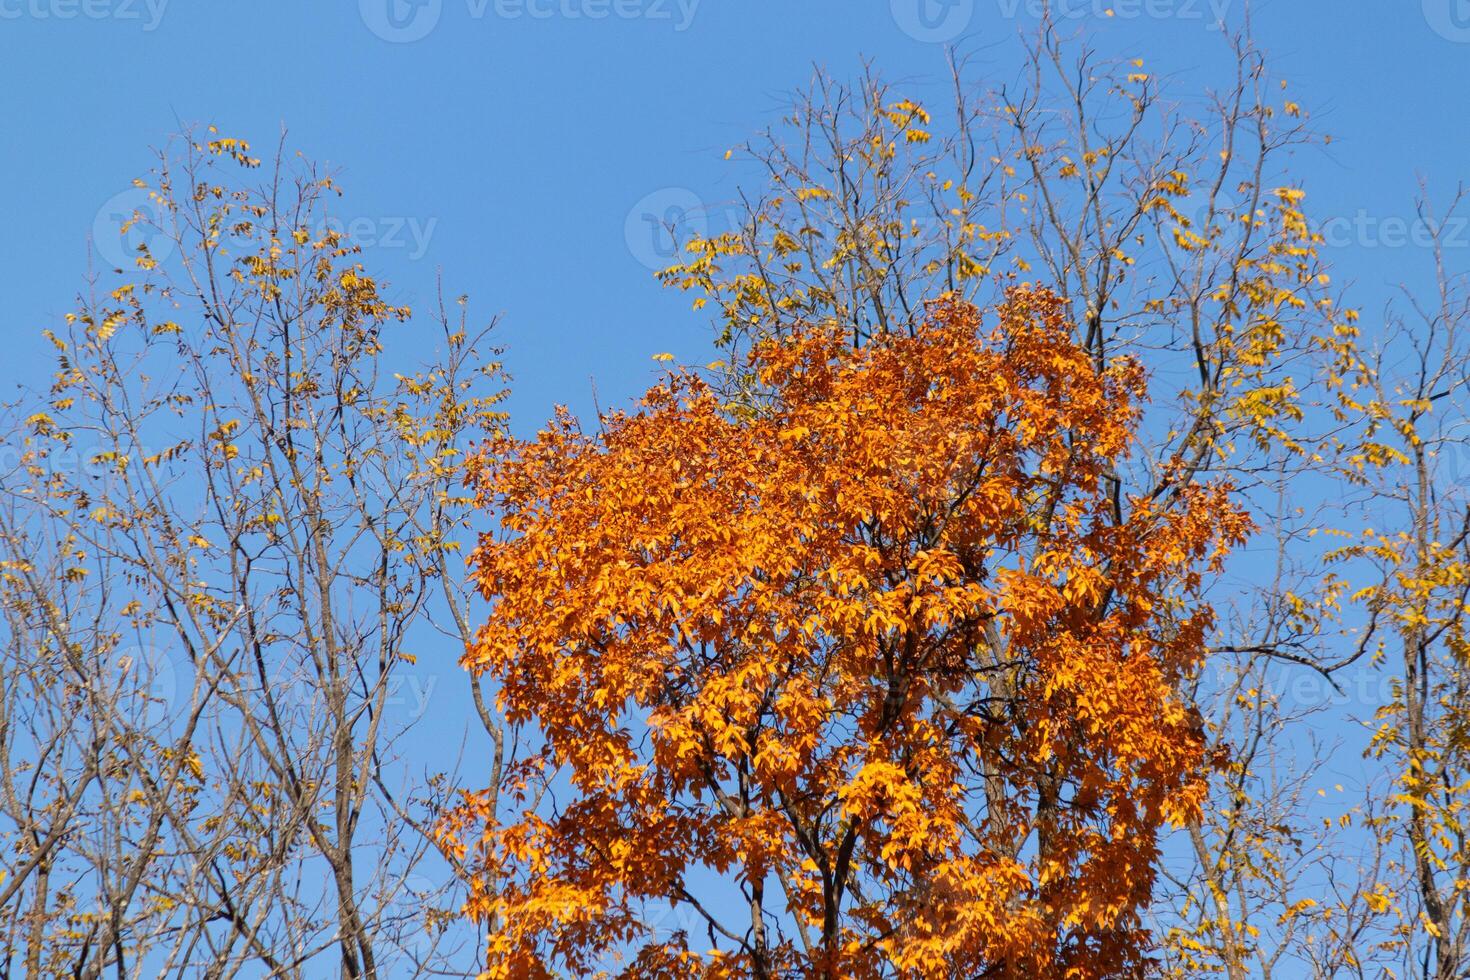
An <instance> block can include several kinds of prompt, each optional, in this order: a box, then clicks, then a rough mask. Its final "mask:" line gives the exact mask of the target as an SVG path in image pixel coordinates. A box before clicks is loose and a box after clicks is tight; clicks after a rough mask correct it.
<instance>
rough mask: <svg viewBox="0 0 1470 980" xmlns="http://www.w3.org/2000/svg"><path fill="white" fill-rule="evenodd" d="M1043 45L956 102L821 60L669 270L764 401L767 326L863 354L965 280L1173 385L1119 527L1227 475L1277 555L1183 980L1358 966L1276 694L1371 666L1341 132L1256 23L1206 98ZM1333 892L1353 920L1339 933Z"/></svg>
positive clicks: (1159, 398)
mask: <svg viewBox="0 0 1470 980" xmlns="http://www.w3.org/2000/svg"><path fill="white" fill-rule="evenodd" d="M1020 40H1021V42H1022V44H1021V51H1022V52H1023V54H1022V57H1020V58H1019V59H1018V64H1017V65H1016V67H1015V68H1014V70H1010V69H1008V68H1007V67H1006V66H1005V65H1004V64H1002V65H1001V66H999V67H993V68H990V69H988V72H987V73H985V74H982V73H981V72H980V71H979V70H977V68H976V67H975V65H974V64H972V63H970V62H969V61H967V59H966V58H965V57H964V56H963V55H962V54H956V55H955V57H954V58H953V59H952V63H951V71H950V75H949V77H948V78H947V79H945V82H946V84H945V85H943V86H941V87H940V91H939V92H938V93H936V92H935V91H934V86H925V85H923V84H921V83H916V82H906V83H904V84H901V85H900V84H894V83H890V82H888V81H886V80H885V79H884V78H883V77H882V76H881V74H879V73H878V72H877V71H876V70H871V71H868V72H865V73H864V74H862V75H861V76H860V77H858V78H857V79H855V80H853V81H851V82H846V81H842V80H840V79H837V78H834V77H833V76H831V75H830V74H828V73H826V72H820V71H819V72H818V73H817V75H816V76H815V78H814V79H813V81H812V83H811V85H810V87H809V88H807V89H806V90H803V91H801V92H799V93H797V94H796V95H795V96H794V97H793V98H792V100H791V102H790V104H789V106H788V107H787V110H786V111H785V112H784V113H783V116H782V118H781V120H780V121H779V123H777V124H775V125H772V126H771V127H770V128H769V129H767V130H766V131H764V132H762V133H761V134H760V135H759V136H758V137H756V138H754V139H751V140H749V141H746V142H744V143H742V144H740V145H738V146H736V147H735V148H733V150H732V151H731V157H732V165H733V166H736V167H738V168H740V169H739V171H738V174H739V179H740V194H739V196H738V198H737V199H736V200H735V201H733V202H731V203H730V204H728V205H723V206H721V205H719V204H718V202H711V204H712V209H713V210H714V212H715V214H716V215H724V216H726V217H727V220H725V221H724V222H723V224H717V223H716V222H715V221H714V220H713V219H712V220H711V224H712V225H713V226H714V227H712V228H711V231H710V233H709V234H706V235H703V236H696V237H693V238H689V239H687V240H686V241H685V242H684V245H685V249H684V254H683V255H681V256H680V257H679V259H678V261H676V262H675V263H673V264H672V265H671V266H670V267H668V268H667V269H665V270H663V271H662V272H661V273H660V277H661V278H662V280H663V281H664V282H665V283H666V284H667V285H668V286H670V287H671V288H676V289H680V290H684V291H687V292H688V293H689V294H690V295H691V297H692V299H693V305H694V307H695V308H696V309H702V310H705V311H707V313H709V314H712V318H713V320H714V327H715V330H716V336H717V338H718V340H719V341H720V343H721V344H722V345H723V346H724V347H725V348H726V349H727V350H728V351H729V352H730V355H729V367H728V368H727V369H726V370H725V371H724V372H723V376H722V377H721V378H720V379H719V380H718V381H717V382H716V385H717V387H718V388H719V390H720V391H721V392H722V393H723V394H724V395H726V396H727V397H729V398H731V399H732V400H736V401H741V400H749V399H759V398H760V397H762V394H763V393H762V390H761V389H762V386H761V384H760V382H759V379H758V378H757V377H755V375H754V374H753V373H752V372H751V371H749V370H745V369H744V368H743V367H742V365H743V364H744V360H743V354H744V352H746V351H748V350H749V348H750V346H751V345H752V344H757V343H759V342H761V340H762V339H763V338H768V337H780V336H784V335H786V334H787V333H788V332H790V331H793V330H799V329H801V328H802V325H803V324H806V323H820V324H824V325H828V326H831V327H833V328H835V329H837V330H840V331H841V332H842V333H843V335H844V336H846V337H847V338H848V342H849V343H850V344H851V345H854V346H860V345H862V344H864V343H866V342H867V341H868V339H870V338H872V337H875V336H881V335H883V334H885V333H888V332H892V331H900V332H903V331H908V330H911V329H913V327H914V326H915V324H916V323H918V322H919V321H920V320H921V319H922V317H923V316H924V312H923V311H924V308H925V307H924V303H925V301H926V300H927V299H929V298H932V297H933V296H936V295H938V294H940V293H945V292H952V293H955V294H957V295H959V296H961V297H963V298H965V299H967V300H969V301H971V302H974V303H976V304H977V305H980V306H982V307H984V306H988V305H991V304H992V303H994V302H996V300H997V298H998V296H999V295H1000V293H1001V292H1002V291H1003V290H1004V289H1005V288H1007V287H1008V286H1009V285H1010V284H1013V283H1015V282H1019V281H1024V280H1027V279H1033V278H1034V279H1038V280H1039V281H1042V282H1045V283H1047V284H1049V285H1050V286H1051V288H1053V289H1054V290H1055V291H1056V292H1057V293H1058V295H1059V296H1061V297H1062V299H1063V300H1064V302H1065V303H1066V304H1067V308H1068V316H1067V320H1068V322H1070V323H1071V324H1072V325H1073V329H1074V340H1075V342H1076V343H1077V344H1078V346H1079V347H1080V348H1082V349H1083V350H1085V351H1086V352H1087V353H1088V356H1089V357H1090V358H1091V359H1092V362H1093V365H1094V367H1095V369H1097V370H1102V369H1103V368H1104V367H1105V366H1106V365H1107V364H1109V363H1111V361H1112V360H1113V358H1115V357H1117V356H1122V355H1126V356H1131V357H1134V358H1136V359H1137V360H1138V362H1139V363H1140V364H1141V365H1142V366H1143V368H1144V370H1145V371H1146V372H1147V373H1148V375H1149V377H1150V379H1151V388H1150V391H1151V399H1150V401H1149V403H1148V404H1147V405H1145V406H1143V408H1142V414H1141V418H1140V421H1139V423H1138V425H1137V431H1136V437H1137V449H1136V451H1135V452H1133V453H1132V454H1131V455H1130V457H1129V458H1128V459H1127V460H1122V461H1119V463H1118V465H1116V466H1115V467H1113V468H1112V469H1111V470H1110V471H1109V472H1108V473H1107V474H1105V475H1104V477H1103V482H1104V484H1105V488H1106V493H1108V494H1109V495H1110V496H1111V497H1112V498H1113V499H1114V500H1115V507H1114V509H1113V521H1114V523H1116V524H1118V525H1120V526H1122V525H1124V524H1126V522H1127V521H1128V520H1129V511H1130V507H1131V504H1130V501H1132V500H1135V499H1141V500H1145V501H1149V502H1150V503H1151V504H1153V505H1157V504H1158V503H1159V502H1162V501H1168V500H1171V499H1173V494H1174V492H1175V488H1176V486H1178V485H1180V484H1187V483H1189V482H1190V481H1191V480H1195V479H1226V480H1229V481H1230V482H1231V483H1232V484H1233V485H1234V486H1235V487H1236V488H1237V492H1238V493H1239V494H1240V497H1241V499H1242V500H1243V501H1244V502H1246V504H1247V505H1248V508H1249V510H1250V511H1251V513H1252V515H1253V517H1254V518H1255V519H1256V521H1257V523H1258V524H1259V526H1260V530H1259V534H1258V537H1257V541H1258V542H1259V544H1258V545H1257V547H1258V548H1260V549H1261V552H1262V554H1261V555H1253V558H1252V560H1253V564H1252V565H1251V567H1250V569H1249V572H1248V573H1244V574H1240V575H1233V574H1230V575H1226V576H1222V577H1221V578H1219V579H1218V580H1217V581H1216V584H1215V586H1214V591H1213V592H1212V595H1211V599H1212V602H1213V604H1214V605H1215V607H1216V608H1217V610H1218V612H1219V624H1218V629H1217V631H1216V633H1215V634H1214V635H1212V636H1211V637H1210V639H1209V644H1210V646H1211V649H1212V651H1213V652H1214V653H1215V656H1213V657H1211V659H1210V661H1209V669H1208V670H1206V671H1203V672H1201V673H1200V674H1198V675H1197V676H1194V677H1192V678H1190V680H1189V682H1188V684H1187V686H1186V687H1187V691H1188V693H1189V698H1190V700H1191V701H1192V703H1193V705H1194V707H1195V708H1196V709H1197V710H1198V711H1199V712H1200V713H1201V715H1202V717H1204V718H1205V727H1206V731H1207V734H1208V738H1209V740H1210V742H1211V746H1212V750H1214V751H1213V755H1214V757H1215V758H1216V759H1217V760H1219V762H1220V764H1219V766H1218V768H1216V769H1215V770H1214V771H1213V772H1212V775H1211V779H1210V793H1211V802H1210V804H1209V805H1208V806H1206V807H1204V808H1203V809H1202V811H1201V813H1200V817H1199V820H1198V822H1196V823H1195V824H1193V825H1192V826H1190V827H1187V828H1184V829H1182V830H1181V831H1179V834H1178V838H1179V839H1178V840H1177V841H1176V842H1175V846H1174V847H1173V848H1172V849H1171V850H1170V853H1169V855H1168V858H1169V859H1168V861H1167V862H1166V863H1167V869H1166V870H1167V872H1168V873H1167V875H1166V876H1165V878H1164V879H1163V880H1162V881H1161V883H1160V888H1159V889H1158V890H1157V894H1156V896H1155V900H1154V903H1153V905H1152V907H1151V910H1150V916H1149V917H1150V921H1151V922H1152V923H1154V924H1155V926H1156V927H1157V929H1158V931H1159V934H1160V941H1161V943H1162V944H1163V950H1164V953H1165V956H1166V959H1167V961H1168V965H1169V969H1171V970H1172V971H1173V972H1174V973H1175V975H1178V976H1180V977H1194V976H1200V975H1205V974H1214V973H1219V974H1222V975H1224V976H1227V977H1230V978H1232V980H1244V978H1246V977H1249V976H1256V975H1260V976H1270V975H1272V974H1273V973H1274V972H1282V971H1284V975H1288V976H1296V975H1298V973H1300V972H1303V971H1310V970H1311V969H1313V968H1314V967H1313V966H1312V963H1313V962H1319V963H1331V962H1336V960H1335V959H1334V957H1335V956H1338V955H1340V954H1341V953H1342V950H1341V948H1340V947H1334V948H1336V949H1337V952H1336V953H1330V954H1329V953H1326V952H1324V950H1325V949H1326V948H1327V947H1332V946H1333V940H1332V936H1333V935H1341V933H1340V932H1339V931H1338V930H1339V927H1340V926H1341V925H1342V923H1344V922H1346V921H1357V922H1361V921H1362V913H1363V905H1362V903H1363V902H1364V901H1369V900H1371V901H1376V900H1377V899H1374V898H1372V897H1371V892H1372V889H1373V884H1372V879H1373V875H1372V874H1371V873H1370V872H1368V871H1366V870H1365V869H1362V868H1359V867H1358V866H1357V864H1358V862H1357V860H1356V856H1354V855H1351V854H1348V853H1345V852H1346V851H1347V848H1346V847H1344V846H1343V845H1342V844H1341V842H1340V841H1341V835H1340V834H1339V833H1338V831H1337V829H1336V828H1335V827H1324V826H1323V822H1322V817H1321V815H1320V814H1319V813H1317V812H1314V809H1313V807H1312V805H1311V804H1310V802H1309V800H1308V797H1309V796H1311V795H1312V794H1309V793H1308V792H1307V787H1308V784H1309V783H1310V781H1311V780H1312V778H1313V776H1314V774H1315V773H1316V772H1317V770H1318V760H1317V759H1315V758H1313V757H1311V755H1310V754H1307V757H1305V758H1292V757H1291V755H1292V754H1291V752H1290V747H1292V746H1294V745H1301V744H1306V733H1308V732H1310V731H1311V730H1312V729H1311V727H1310V726H1311V724H1312V723H1313V722H1314V721H1316V720H1319V718H1320V712H1321V706H1320V705H1317V706H1315V707H1314V708H1308V707H1304V706H1301V705H1285V704H1282V703H1281V698H1280V690H1279V689H1280V688H1281V687H1282V686H1283V685H1282V682H1281V678H1283V677H1287V678H1290V677H1292V676H1293V673H1292V672H1295V675H1297V676H1300V675H1306V676H1307V677H1308V678H1309V679H1311V680H1314V681H1320V682H1321V683H1322V684H1323V686H1324V687H1326V688H1328V689H1329V690H1330V689H1331V686H1332V685H1333V684H1336V683H1338V682H1337V681H1336V680H1334V676H1335V675H1336V674H1337V673H1338V672H1339V671H1344V670H1348V669H1352V666H1353V665H1354V664H1355V663H1358V662H1359V661H1357V660H1355V659H1354V652H1355V647H1356V643H1357V640H1356V638H1355V637H1353V636H1352V635H1350V633H1351V630H1352V629H1354V628H1356V627H1355V625H1354V624H1355V622H1356V620H1355V618H1354V617H1353V616H1352V615H1351V614H1349V613H1346V612H1345V609H1344V607H1345V606H1347V605H1350V603H1349V602H1348V599H1349V596H1350V594H1351V591H1352V590H1351V589H1349V588H1348V586H1347V579H1346V577H1345V576H1344V575H1343V574H1342V572H1343V569H1342V568H1341V567H1340V566H1338V565H1334V564H1332V563H1331V562H1329V561H1328V560H1327V555H1328V552H1329V549H1330V546H1328V545H1325V544H1324V543H1323V542H1324V540H1325V539H1324V538H1322V537H1318V536H1317V534H1318V532H1320V531H1322V530H1323V529H1326V528H1342V527H1352V526H1353V525H1354V522H1355V521H1358V520H1359V519H1360V518H1359V517H1358V516H1357V515H1356V514H1352V513H1349V511H1348V509H1347V508H1346V507H1345V503H1344V502H1345V501H1346V500H1347V499H1348V497H1349V496H1350V495H1349V493H1348V483H1347V480H1346V477H1345V471H1346V469H1348V468H1349V464H1348V458H1349V457H1350V456H1351V455H1352V454H1353V453H1354V452H1355V450H1354V449H1353V447H1352V445H1351V443H1352V441H1353V439H1352V438H1351V437H1349V436H1347V434H1346V433H1345V431H1344V430H1345V429H1346V428H1349V427H1351V422H1347V421H1344V419H1343V418H1342V417H1341V415H1340V414H1339V398H1340V397H1341V395H1342V393H1343V392H1344V391H1345V390H1347V389H1350V388H1352V387H1353V386H1355V385H1356V384H1358V383H1359V381H1360V375H1361V373H1362V370H1363V361H1362V359H1361V357H1360V353H1359V352H1358V350H1357V344H1358V337H1359V327H1358V325H1357V321H1358V314H1357V313H1356V312H1355V311H1354V310H1353V309H1351V308H1348V307H1347V306H1345V305H1344V303H1343V301H1342V298H1341V297H1340V296H1339V295H1338V293H1337V291H1336V289H1335V287H1334V286H1333V285H1332V281H1331V279H1330V276H1329V270H1328V268H1327V265H1326V262H1325V260H1324V258H1323V256H1322V254H1321V252H1322V244H1323V241H1322V235H1321V234H1320V231H1319V230H1318V227H1317V224H1316V222H1315V221H1314V219H1313V216H1312V215H1311V213H1310V211H1309V210H1308V209H1307V202H1308V199H1309V195H1308V188H1307V187H1305V186H1303V185H1302V183H1301V181H1300V180H1299V179H1298V177H1297V175H1296V174H1295V172H1294V165H1293V164H1292V162H1291V158H1292V154H1293V153H1294V152H1296V151H1298V150H1299V149H1301V148H1305V147H1311V146H1314V145H1321V144H1322V143H1324V142H1325V140H1326V137H1324V136H1322V135H1320V134H1318V133H1317V132H1315V131H1314V130H1313V128H1312V127H1311V125H1310V123H1309V119H1308V112H1307V109H1306V108H1305V107H1304V106H1303V105H1302V104H1301V103H1300V102H1298V101H1297V100H1296V98H1295V97H1294V96H1293V95H1292V94H1291V91H1290V90H1289V88H1288V85H1287V82H1286V81H1285V80H1284V79H1281V78H1279V77H1277V76H1276V75H1275V74H1274V73H1273V70H1272V67H1271V65H1270V63H1269V61H1268V59H1267V57H1266V54H1265V53H1264V52H1263V51H1262V50H1261V49H1260V47H1259V46H1258V45H1257V44H1256V42H1255V40H1254V38H1253V36H1252V34H1251V31H1250V27H1249V12H1248V9H1247V10H1246V11H1244V19H1243V22H1242V23H1240V24H1238V25H1237V27H1236V29H1235V30H1234V31H1233V32H1232V33H1228V34H1222V35H1221V43H1220V49H1219V53H1220V55H1221V58H1220V68H1221V70H1220V72H1218V73H1216V74H1211V75H1210V77H1211V79H1212V84H1211V85H1210V87H1208V88H1206V89H1204V90H1202V91H1201V90H1196V89H1194V88H1192V87H1190V88H1188V89H1184V88H1182V87H1181V85H1180V84H1179V83H1178V82H1177V81H1171V80H1170V79H1168V78H1167V77H1164V76H1161V75H1159V74H1157V73H1156V72H1155V71H1154V68H1153V65H1152V64H1151V63H1150V62H1149V60H1148V59H1147V58H1145V57H1141V56H1140V55H1145V54H1147V52H1127V53H1123V52H1118V53H1114V54H1112V55H1108V54H1105V53H1103V52H1102V51H1101V50H1099V47H1098V45H1096V44H1095V43H1093V41H1092V40H1091V39H1089V38H1088V37H1086V36H1085V35H1082V34H1081V32H1078V33H1077V34H1069V33H1068V32H1067V31H1066V30H1064V28H1063V24H1062V23H1059V22H1058V21H1057V20H1055V19H1052V18H1051V17H1043V18H1042V19H1041V21H1040V23H1039V25H1038V26H1037V28H1036V30H1035V31H1034V32H1030V33H1025V34H1023V35H1022V37H1021V39H1020ZM1324 487H1332V488H1335V489H1334V490H1332V491H1327V492H1323V490H1322V488H1324ZM1265 556H1269V557H1265ZM1263 560H1264V561H1266V562H1267V563H1268V565H1267V566H1263V565H1262V564H1261V563H1260V562H1261V561H1263ZM1328 893H1332V894H1333V895H1335V896H1338V897H1340V898H1341V901H1338V898H1332V899H1331V900H1328V899H1326V898H1324V896H1325V895H1327V894H1328ZM1319 902H1320V904H1321V906H1323V907H1325V906H1327V905H1329V904H1334V905H1342V906H1346V907H1347V908H1348V909H1350V910H1351V911H1349V912H1342V911H1341V910H1339V913H1338V914H1336V916H1335V918H1334V920H1333V921H1332V922H1331V923H1328V922H1325V921H1324V920H1323V918H1322V912H1323V908H1321V907H1318V903H1319ZM1323 957H1325V959H1324V958H1323ZM1325 975H1331V969H1330V968H1328V972H1327V973H1326V974H1325Z"/></svg>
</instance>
